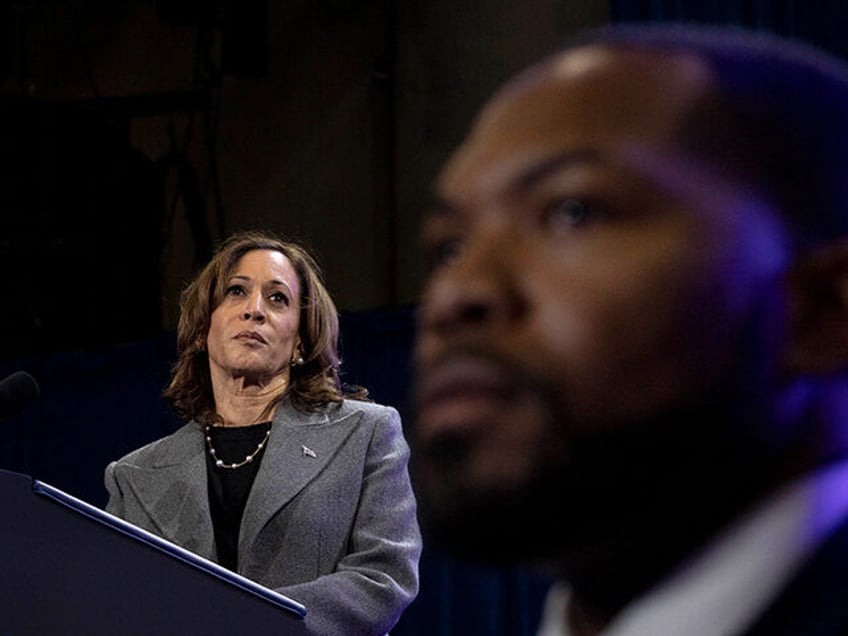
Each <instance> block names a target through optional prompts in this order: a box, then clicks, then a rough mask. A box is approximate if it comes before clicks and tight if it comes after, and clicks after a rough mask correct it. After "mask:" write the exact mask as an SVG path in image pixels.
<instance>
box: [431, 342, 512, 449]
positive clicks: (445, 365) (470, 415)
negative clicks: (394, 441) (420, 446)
mask: <svg viewBox="0 0 848 636" xmlns="http://www.w3.org/2000/svg"><path fill="white" fill-rule="evenodd" d="M515 390H516V386H515V383H514V382H513V381H512V380H511V378H510V375H509V374H508V373H507V372H506V371H504V369H503V368H502V367H501V366H499V365H497V364H494V363H492V362H490V361H488V360H485V359H480V358H474V357H459V358H454V359H449V360H445V361H443V362H441V363H439V364H436V365H434V366H433V367H432V368H430V369H426V370H422V372H421V373H420V375H419V379H418V383H417V387H416V393H415V395H416V407H417V408H416V410H417V422H416V432H417V433H418V435H419V436H420V437H421V438H422V439H425V440H426V439H428V438H432V437H434V436H439V435H442V434H446V433H459V432H469V431H470V430H472V429H475V428H477V427H478V426H482V425H484V424H485V423H486V422H487V421H489V420H490V417H491V416H492V415H494V414H495V413H496V412H497V411H499V410H500V408H501V406H502V405H503V404H504V403H505V402H507V401H508V400H510V399H511V398H512V397H514V395H515Z"/></svg>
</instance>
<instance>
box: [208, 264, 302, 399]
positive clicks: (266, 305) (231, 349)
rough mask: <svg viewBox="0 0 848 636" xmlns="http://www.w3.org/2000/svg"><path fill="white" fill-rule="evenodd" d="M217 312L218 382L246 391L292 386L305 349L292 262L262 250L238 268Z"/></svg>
mask: <svg viewBox="0 0 848 636" xmlns="http://www.w3.org/2000/svg"><path fill="white" fill-rule="evenodd" d="M225 290H226V291H225V294H224V297H223V299H222V300H221V303H220V304H219V305H218V306H217V307H216V308H215V309H214V311H213V312H212V316H211V321H210V325H209V333H208V335H207V339H206V344H207V350H208V352H209V365H210V372H211V374H212V377H213V380H214V379H215V378H223V379H227V378H230V379H233V380H240V381H241V383H242V386H248V385H253V384H256V385H260V386H266V385H268V384H277V383H278V381H279V380H280V379H282V380H285V381H288V377H289V369H290V366H289V365H290V362H291V359H292V355H293V352H294V350H295V348H296V347H297V345H298V344H299V339H298V328H299V326H300V293H301V290H300V284H299V280H298V277H297V273H296V272H295V269H294V267H293V266H292V264H291V261H289V259H288V258H287V257H286V256H285V255H283V254H281V253H280V252H277V251H276V250H268V249H256V250H253V251H250V252H247V253H246V254H245V255H244V256H242V257H241V259H240V260H239V261H238V263H236V266H235V267H234V268H233V271H232V273H231V274H230V277H229V279H228V280H227V281H225Z"/></svg>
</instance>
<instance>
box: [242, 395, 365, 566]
mask: <svg viewBox="0 0 848 636" xmlns="http://www.w3.org/2000/svg"><path fill="white" fill-rule="evenodd" d="M333 412H334V409H333V408H332V407H330V410H329V413H330V415H328V414H327V413H325V412H319V413H303V412H301V411H298V410H296V409H295V408H294V407H292V406H291V404H290V403H289V402H288V401H286V402H284V403H283V404H282V405H280V408H279V409H278V410H277V414H276V416H275V417H274V423H273V427H272V430H271V436H270V437H269V438H268V447H267V448H266V449H265V452H266V455H265V457H263V459H262V464H261V465H260V466H259V473H258V474H257V475H256V481H255V482H254V484H253V488H252V490H251V492H250V495H249V497H248V499H247V503H246V504H245V509H244V516H243V517H242V522H241V529H240V533H239V553H243V551H244V550H245V549H249V547H250V545H251V544H252V542H253V540H254V538H255V537H256V535H257V534H258V533H259V532H260V530H262V528H263V527H264V526H265V524H266V523H268V520H269V519H271V517H273V516H274V515H275V514H277V512H278V511H279V510H280V509H281V508H282V507H283V506H285V505H286V504H287V503H288V502H289V501H291V499H292V498H293V497H294V496H295V495H297V494H298V493H299V492H300V491H301V490H302V489H303V488H304V487H305V486H306V485H307V484H308V483H309V482H310V481H312V480H313V479H314V478H315V477H316V476H317V475H318V474H319V473H321V471H323V470H324V469H325V468H326V467H327V464H329V463H330V460H331V459H332V458H333V455H335V453H336V451H337V450H338V448H339V447H341V446H342V445H343V444H344V442H345V440H346V439H347V438H348V437H350V435H351V433H352V432H353V431H354V430H355V428H356V427H355V426H354V424H355V419H358V418H360V417H361V416H362V414H361V413H359V412H356V413H350V414H347V415H345V416H343V417H333V415H332V413H333ZM351 418H355V419H354V420H351Z"/></svg>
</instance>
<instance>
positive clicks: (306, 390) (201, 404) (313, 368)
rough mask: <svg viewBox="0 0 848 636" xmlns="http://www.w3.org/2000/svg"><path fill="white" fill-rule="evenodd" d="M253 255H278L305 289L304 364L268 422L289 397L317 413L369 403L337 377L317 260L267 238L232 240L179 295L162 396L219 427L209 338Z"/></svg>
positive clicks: (334, 336)
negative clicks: (347, 402)
mask: <svg viewBox="0 0 848 636" xmlns="http://www.w3.org/2000/svg"><path fill="white" fill-rule="evenodd" d="M253 250H274V251H277V252H280V253H281V254H283V255H284V256H285V257H286V258H288V259H289V261H290V262H291V264H292V266H293V267H294V270H295V272H296V273H297V277H298V282H299V283H300V303H301V304H300V328H299V334H298V335H299V336H300V342H301V355H302V356H303V359H304V364H303V365H295V366H292V367H291V378H290V380H289V384H288V388H287V389H286V390H285V391H283V392H282V393H281V394H280V395H277V396H276V397H275V398H274V399H273V400H272V402H271V403H270V404H269V405H268V407H267V408H266V411H265V415H269V414H270V413H271V411H272V409H273V407H274V406H276V405H277V404H278V403H279V402H280V401H281V400H282V399H283V398H284V397H286V396H288V397H289V398H290V399H291V401H292V404H294V406H296V407H297V408H299V409H301V410H306V411H309V410H317V409H320V408H321V407H323V406H324V405H326V404H328V403H331V402H341V401H342V400H343V399H344V398H351V399H359V400H367V399H368V394H367V391H366V390H365V389H363V388H361V387H356V386H350V387H347V386H343V385H342V383H341V380H340V377H339V372H340V366H341V360H340V358H339V353H338V340H339V318H338V312H337V310H336V305H335V303H334V302H333V299H332V298H331V297H330V294H329V292H328V291H327V288H326V286H325V284H324V280H323V274H322V272H321V269H320V267H319V265H318V263H317V262H316V260H315V259H314V258H313V257H312V256H311V255H310V254H309V252H308V251H307V250H306V249H305V248H304V247H303V246H301V245H299V244H297V243H294V242H292V241H287V240H283V239H281V238H279V237H277V236H275V235H274V234H272V233H269V232H265V231H244V232H239V233H237V234H234V235H232V236H230V237H229V238H228V239H226V240H225V241H224V242H223V243H222V244H221V245H220V246H219V247H218V249H217V250H216V252H215V254H214V255H213V256H212V259H211V260H210V261H209V263H208V264H207V265H206V266H205V267H204V268H203V270H202V271H201V272H200V273H199V274H198V275H197V277H196V278H195V279H194V280H193V281H192V282H191V283H189V285H188V286H187V287H186V288H185V289H184V290H183V292H182V295H181V296H180V319H179V324H178V326H177V361H176V363H175V364H174V366H173V369H172V373H171V383H170V385H169V386H168V388H167V389H165V391H164V396H165V398H166V399H167V400H168V401H169V403H170V404H171V406H172V407H173V409H174V411H175V412H176V413H177V414H178V415H179V416H180V417H182V418H184V419H186V420H196V421H198V422H201V423H204V424H211V423H213V422H216V421H219V419H220V418H219V416H218V414H217V413H216V411H215V400H214V396H213V393H212V379H211V377H210V373H209V360H208V355H207V352H206V336H207V334H208V333H209V326H210V321H211V316H212V312H213V311H214V310H215V308H216V307H217V306H218V305H219V304H220V303H221V301H222V300H223V298H224V295H225V293H226V287H227V284H228V280H229V278H230V275H231V274H232V272H233V270H234V268H235V267H236V265H237V264H238V262H239V260H240V259H241V257H242V256H244V255H245V254H246V253H247V252H251V251H253Z"/></svg>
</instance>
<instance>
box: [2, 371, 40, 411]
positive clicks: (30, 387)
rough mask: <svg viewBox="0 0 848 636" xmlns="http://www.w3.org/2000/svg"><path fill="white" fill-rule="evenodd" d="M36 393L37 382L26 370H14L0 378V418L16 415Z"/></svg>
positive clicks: (36, 395) (35, 396) (37, 390)
mask: <svg viewBox="0 0 848 636" xmlns="http://www.w3.org/2000/svg"><path fill="white" fill-rule="evenodd" d="M38 393H39V389H38V383H37V382H36V381H35V378H33V377H32V376H31V375H30V374H29V373H27V372H26V371H15V372H14V373H13V374H12V375H9V376H6V377H5V378H3V379H2V380H0V419H4V418H7V417H11V416H12V415H16V414H17V413H18V412H20V410H21V409H23V408H24V407H25V406H26V405H27V404H29V403H30V402H32V401H33V400H34V399H35V398H37V397H38Z"/></svg>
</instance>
